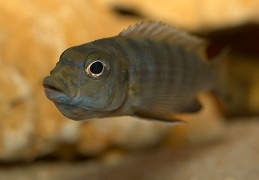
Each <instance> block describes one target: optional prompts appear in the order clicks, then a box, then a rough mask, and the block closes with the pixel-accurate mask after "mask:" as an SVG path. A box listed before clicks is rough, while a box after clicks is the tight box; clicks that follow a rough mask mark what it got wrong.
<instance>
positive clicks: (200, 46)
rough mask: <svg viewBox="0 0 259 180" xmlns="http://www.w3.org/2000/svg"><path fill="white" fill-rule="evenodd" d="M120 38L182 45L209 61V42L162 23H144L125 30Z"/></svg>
mask: <svg viewBox="0 0 259 180" xmlns="http://www.w3.org/2000/svg"><path fill="white" fill-rule="evenodd" d="M119 36H125V37H131V38H148V39H151V40H155V41H164V42H168V43H170V44H172V45H180V46H183V47H185V48H186V49H189V50H192V51H194V52H196V53H199V54H200V55H201V56H202V57H203V58H205V59H207V55H206V48H207V42H206V41H205V40H204V39H201V38H198V37H196V36H193V35H190V34H188V33H186V32H184V31H181V30H179V29H177V28H175V27H172V26H169V25H167V24H164V23H162V22H156V21H147V22H142V23H140V24H136V25H133V26H130V27H129V28H127V29H125V30H123V31H122V32H121V33H120V34H119Z"/></svg>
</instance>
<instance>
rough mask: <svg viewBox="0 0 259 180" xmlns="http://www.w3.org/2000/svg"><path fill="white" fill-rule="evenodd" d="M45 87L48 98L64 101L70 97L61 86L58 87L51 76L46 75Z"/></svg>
mask: <svg viewBox="0 0 259 180" xmlns="http://www.w3.org/2000/svg"><path fill="white" fill-rule="evenodd" d="M43 87H44V93H45V95H46V96H47V98H48V99H50V100H52V101H54V102H63V101H66V100H69V99H70V98H69V97H68V96H67V95H66V93H64V91H62V90H61V89H62V88H61V87H58V86H57V85H56V84H54V83H52V82H51V81H50V80H49V77H46V78H45V79H44V80H43Z"/></svg>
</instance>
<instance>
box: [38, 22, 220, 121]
mask: <svg viewBox="0 0 259 180" xmlns="http://www.w3.org/2000/svg"><path fill="white" fill-rule="evenodd" d="M205 48H206V42H205V41H204V40H202V39H199V38H196V37H194V36H191V35H189V34H187V33H185V32H182V31H180V30H177V29H175V28H173V27H170V26H167V25H165V24H163V23H160V22H145V23H141V24H137V25H135V26H131V27H129V28H128V29H126V30H124V31H122V32H121V33H120V34H119V35H117V36H114V37H110V38H104V39H99V40H96V41H93V42H89V43H86V44H82V45H79V46H74V47H71V48H69V49H67V50H66V51H64V52H63V54H62V55H61V57H60V60H59V62H58V63H57V65H56V67H55V68H54V69H53V70H52V71H51V73H50V76H47V77H46V78H45V79H44V80H43V86H44V89H45V94H46V96H47V97H48V98H49V99H50V100H52V101H53V102H54V103H55V105H56V106H57V108H58V109H59V110H60V111H61V113H62V114H63V115H65V116H66V117H68V118H70V119H74V120H83V119H91V118H103V117H111V116H124V115H129V116H137V117H141V118H144V119H148V120H158V121H163V122H169V123H170V122H172V123H174V122H179V121H178V120H176V119H175V118H174V116H175V115H177V114H179V113H192V112H197V111H199V110H200V109H201V105H200V103H199V102H198V100H197V99H196V96H197V94H198V93H199V92H201V91H206V90H209V89H211V88H212V86H213V80H214V78H215V71H216V63H215V61H214V60H213V61H209V60H208V59H207V58H206V55H205Z"/></svg>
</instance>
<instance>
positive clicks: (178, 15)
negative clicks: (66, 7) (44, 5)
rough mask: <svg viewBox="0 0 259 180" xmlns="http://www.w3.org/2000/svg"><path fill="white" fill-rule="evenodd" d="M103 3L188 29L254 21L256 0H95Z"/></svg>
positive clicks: (257, 2) (214, 27) (208, 28)
mask: <svg viewBox="0 0 259 180" xmlns="http://www.w3.org/2000/svg"><path fill="white" fill-rule="evenodd" d="M98 2H100V4H102V5H103V6H104V7H106V8H109V7H111V6H118V7H121V8H124V9H128V10H132V11H133V12H134V11H137V12H138V13H139V14H141V15H142V16H144V17H146V18H147V19H153V20H160V21H164V22H167V23H169V24H173V25H175V26H177V27H182V28H184V29H188V30H191V31H199V30H205V29H207V30H213V29H217V28H224V27H231V26H237V25H239V24H242V23H246V22H258V16H259V12H258V8H259V1H258V0H250V1H243V0H236V1H231V0H226V1H223V0H221V1H220V0H218V1H206V0H188V1H178V0H170V1H169V0H166V1H159V0H154V1H152V2H150V1H147V0H146V1H138V0H134V1H132V0H121V1H117V0H98Z"/></svg>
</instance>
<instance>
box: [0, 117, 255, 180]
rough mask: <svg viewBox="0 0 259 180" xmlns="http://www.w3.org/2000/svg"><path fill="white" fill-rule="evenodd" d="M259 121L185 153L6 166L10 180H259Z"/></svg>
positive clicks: (233, 126) (2, 171) (3, 175)
mask: <svg viewBox="0 0 259 180" xmlns="http://www.w3.org/2000/svg"><path fill="white" fill-rule="evenodd" d="M258 136H259V118H247V119H242V121H241V120H240V121H232V122H230V123H229V124H228V125H227V127H226V129H225V131H224V133H223V136H222V137H221V138H220V139H218V140H216V141H213V142H209V143H208V142H207V143H201V144H196V145H190V146H185V147H182V148H159V149H148V150H144V151H142V152H135V153H131V154H125V153H122V152H120V151H116V150H114V151H111V152H110V153H108V154H107V155H106V156H104V157H102V158H99V159H98V160H84V161H74V162H64V161H52V162H46V161H44V162H42V161H41V162H35V163H32V164H21V165H8V166H7V165H2V166H1V168H0V179H8V180H20V179H21V180H23V179H24V180H25V179H34V180H43V179H48V180H56V179H63V180H70V179H71V180H72V179H73V180H81V179H82V180H83V179H91V180H103V179H105V180H121V179H123V180H131V179H141V180H157V179H163V180H172V179H183V180H184V179H191V180H196V179H197V180H203V179H204V180H207V179H210V180H214V179H215V180H218V179H224V180H239V179H240V180H241V179H249V180H256V179H258V177H259V143H258V142H259V141H258Z"/></svg>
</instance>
